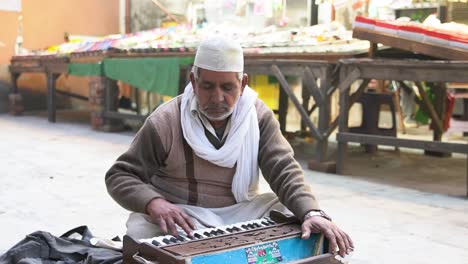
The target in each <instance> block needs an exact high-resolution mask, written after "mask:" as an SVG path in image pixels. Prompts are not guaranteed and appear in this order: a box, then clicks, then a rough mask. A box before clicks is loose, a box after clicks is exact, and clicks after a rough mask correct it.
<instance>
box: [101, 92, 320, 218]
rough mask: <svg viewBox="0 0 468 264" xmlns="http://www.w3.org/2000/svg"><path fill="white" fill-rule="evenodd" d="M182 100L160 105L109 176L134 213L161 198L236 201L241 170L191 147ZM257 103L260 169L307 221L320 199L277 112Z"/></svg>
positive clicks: (213, 203) (208, 203)
mask: <svg viewBox="0 0 468 264" xmlns="http://www.w3.org/2000/svg"><path fill="white" fill-rule="evenodd" d="M180 102H181V96H178V97H176V98H174V99H173V100H171V101H169V102H167V103H165V104H163V105H161V106H160V107H158V108H157V109H156V110H155V111H154V112H153V113H152V114H151V115H150V116H149V117H148V118H147V120H146V122H145V123H144V125H143V126H142V128H141V129H140V131H139V132H138V133H137V134H136V136H135V138H134V140H133V142H132V144H131V145H130V148H129V149H128V150H127V151H126V152H125V153H123V154H122V155H121V156H120V157H119V158H118V159H117V161H116V162H115V163H114V165H113V166H112V167H111V168H110V169H109V171H108V172H107V174H106V178H105V179H106V185H107V190H108V192H109V194H110V195H111V196H112V198H113V199H114V200H115V201H117V202H118V203H119V204H120V205H121V206H123V207H124V208H126V209H128V210H130V211H135V212H140V213H146V211H145V210H146V209H145V208H146V205H147V204H148V203H149V202H150V201H151V200H152V199H154V198H156V197H162V198H165V199H166V200H168V201H170V202H172V203H178V204H190V205H197V206H201V207H209V208H217V207H225V206H229V205H233V204H235V203H236V200H235V199H234V196H233V194H232V191H231V183H232V178H233V176H234V172H235V169H236V168H235V167H234V168H224V167H220V166H217V165H215V164H213V163H210V162H209V161H206V160H203V159H202V158H200V157H198V156H197V155H196V154H195V153H194V152H193V151H192V149H191V147H190V146H189V145H188V144H187V143H186V142H185V139H184V136H183V134H182V127H181V121H180ZM255 107H256V110H257V117H258V122H259V129H260V142H259V153H258V164H259V167H260V169H261V171H262V174H263V176H264V178H265V180H266V181H267V182H268V183H269V185H270V187H271V189H272V190H273V192H275V193H276V195H277V196H278V198H279V200H280V201H281V203H283V204H284V205H285V206H286V207H287V208H288V209H289V210H291V212H293V213H294V214H295V215H296V216H297V217H299V218H300V219H302V217H303V216H304V215H305V214H306V213H307V212H308V211H310V210H316V209H319V207H318V203H317V201H316V199H315V197H314V196H313V195H312V193H311V192H310V188H309V186H308V185H307V184H306V183H305V182H304V176H303V171H302V169H301V167H300V165H299V164H298V163H297V161H296V160H295V159H294V153H293V150H292V148H291V146H290V145H289V143H288V142H287V141H286V139H285V138H284V137H283V135H282V134H281V131H280V129H279V124H278V121H277V120H276V119H275V118H274V115H273V112H272V111H271V110H270V109H269V108H268V107H267V106H266V105H265V104H264V103H263V102H262V101H261V100H259V99H257V101H256V103H255ZM209 140H210V142H213V140H214V139H213V138H209ZM213 143H214V142H213Z"/></svg>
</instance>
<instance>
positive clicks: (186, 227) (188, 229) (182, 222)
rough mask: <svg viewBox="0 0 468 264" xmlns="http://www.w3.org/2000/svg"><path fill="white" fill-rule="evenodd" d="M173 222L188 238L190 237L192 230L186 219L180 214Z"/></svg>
mask: <svg viewBox="0 0 468 264" xmlns="http://www.w3.org/2000/svg"><path fill="white" fill-rule="evenodd" d="M175 220H176V223H177V225H179V226H180V227H181V228H182V229H183V230H184V231H185V233H186V234H187V235H188V236H190V237H192V232H193V229H192V226H191V225H190V224H189V223H188V222H187V219H186V218H185V217H183V215H182V214H181V215H180V216H178V217H176V218H175Z"/></svg>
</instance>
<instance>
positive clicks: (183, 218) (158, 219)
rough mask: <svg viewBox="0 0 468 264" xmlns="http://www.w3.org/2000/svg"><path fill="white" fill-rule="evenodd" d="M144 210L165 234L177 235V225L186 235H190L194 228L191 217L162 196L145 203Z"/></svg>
mask: <svg viewBox="0 0 468 264" xmlns="http://www.w3.org/2000/svg"><path fill="white" fill-rule="evenodd" d="M146 212H147V213H148V214H149V215H150V216H151V218H152V219H153V221H154V222H155V223H156V224H158V225H159V227H161V230H162V231H163V232H164V233H165V234H169V233H170V234H171V235H173V236H176V237H177V236H179V234H178V232H177V227H176V225H178V226H180V227H181V228H182V229H183V230H184V231H185V233H187V235H188V236H190V237H191V236H192V231H193V230H194V229H195V226H194V224H193V222H192V219H191V218H190V216H188V215H187V214H186V213H185V212H184V211H183V210H182V209H180V208H179V207H178V206H177V205H174V204H172V203H170V202H168V201H166V200H165V199H163V198H155V199H153V200H151V201H150V202H149V203H148V205H146Z"/></svg>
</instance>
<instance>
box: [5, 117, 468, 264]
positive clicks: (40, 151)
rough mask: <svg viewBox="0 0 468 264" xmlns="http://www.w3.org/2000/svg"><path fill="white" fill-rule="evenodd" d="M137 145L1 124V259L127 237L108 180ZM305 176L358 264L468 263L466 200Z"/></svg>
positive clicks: (53, 127)
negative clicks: (35, 242)
mask: <svg viewBox="0 0 468 264" xmlns="http://www.w3.org/2000/svg"><path fill="white" fill-rule="evenodd" d="M132 137H133V133H132V132H125V133H104V132H97V131H93V130H91V128H90V126H89V125H88V124H86V123H71V122H61V121H60V120H59V122H57V123H55V124H51V123H48V122H47V119H46V118H44V117H36V116H28V115H27V116H22V117H12V116H9V115H6V114H0V138H1V140H0V150H1V151H0V166H1V168H2V176H1V177H0V234H1V235H2V239H0V252H4V251H6V250H7V249H8V248H10V247H11V246H12V245H14V244H15V243H16V242H18V241H20V240H21V239H22V238H23V237H24V236H25V235H27V234H29V233H31V232H34V231H37V230H44V231H48V232H51V233H52V234H54V235H57V236H58V235H60V234H62V233H63V232H65V231H67V230H69V229H71V228H73V227H76V226H79V225H84V224H85V225H88V226H89V227H90V229H91V231H92V232H93V233H94V234H95V235H96V236H100V237H106V238H112V237H114V236H116V235H123V233H124V230H125V226H124V224H125V220H126V216H127V212H126V211H125V210H124V209H121V208H120V207H119V206H118V205H117V204H116V203H115V202H113V200H112V199H111V198H110V197H109V196H108V194H107V192H106V189H105V185H104V174H105V172H106V171H107V169H108V168H109V167H110V165H111V164H112V163H113V161H114V160H115V159H116V158H117V157H118V155H119V154H121V153H122V152H123V151H124V150H125V149H126V148H127V147H128V145H129V143H130V142H131V140H132ZM416 169H417V168H416ZM449 169H450V168H449ZM305 174H306V178H307V181H308V182H309V183H310V184H311V185H312V187H313V190H314V192H315V193H316V194H317V196H318V198H319V200H320V204H321V206H322V208H323V209H324V210H325V211H326V212H327V213H328V214H329V215H330V216H332V217H333V218H334V220H335V222H336V223H337V224H338V225H339V226H341V227H342V228H343V229H344V230H346V231H347V232H348V233H349V234H350V235H351V237H352V238H353V240H354V242H355V245H356V252H355V254H354V255H353V256H352V258H351V263H363V264H366V263H389V264H390V263H392V264H393V263H412V264H416V263H451V264H452V263H468V200H467V199H465V198H457V197H451V196H444V195H440V194H431V193H425V192H420V191H416V190H413V189H406V188H403V187H394V186H390V185H383V184H379V183H370V182H367V181H364V180H363V179H357V178H356V177H353V178H351V177H347V176H339V175H332V174H325V173H318V172H313V171H309V170H306V171H305Z"/></svg>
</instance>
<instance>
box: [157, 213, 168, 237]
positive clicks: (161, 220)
mask: <svg viewBox="0 0 468 264" xmlns="http://www.w3.org/2000/svg"><path fill="white" fill-rule="evenodd" d="M158 222H159V223H158V224H159V227H161V230H162V231H163V233H164V234H167V223H166V220H164V218H163V217H160V218H159V221H158Z"/></svg>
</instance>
